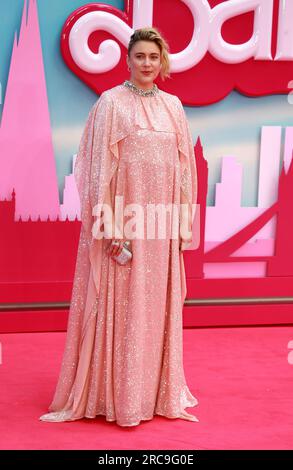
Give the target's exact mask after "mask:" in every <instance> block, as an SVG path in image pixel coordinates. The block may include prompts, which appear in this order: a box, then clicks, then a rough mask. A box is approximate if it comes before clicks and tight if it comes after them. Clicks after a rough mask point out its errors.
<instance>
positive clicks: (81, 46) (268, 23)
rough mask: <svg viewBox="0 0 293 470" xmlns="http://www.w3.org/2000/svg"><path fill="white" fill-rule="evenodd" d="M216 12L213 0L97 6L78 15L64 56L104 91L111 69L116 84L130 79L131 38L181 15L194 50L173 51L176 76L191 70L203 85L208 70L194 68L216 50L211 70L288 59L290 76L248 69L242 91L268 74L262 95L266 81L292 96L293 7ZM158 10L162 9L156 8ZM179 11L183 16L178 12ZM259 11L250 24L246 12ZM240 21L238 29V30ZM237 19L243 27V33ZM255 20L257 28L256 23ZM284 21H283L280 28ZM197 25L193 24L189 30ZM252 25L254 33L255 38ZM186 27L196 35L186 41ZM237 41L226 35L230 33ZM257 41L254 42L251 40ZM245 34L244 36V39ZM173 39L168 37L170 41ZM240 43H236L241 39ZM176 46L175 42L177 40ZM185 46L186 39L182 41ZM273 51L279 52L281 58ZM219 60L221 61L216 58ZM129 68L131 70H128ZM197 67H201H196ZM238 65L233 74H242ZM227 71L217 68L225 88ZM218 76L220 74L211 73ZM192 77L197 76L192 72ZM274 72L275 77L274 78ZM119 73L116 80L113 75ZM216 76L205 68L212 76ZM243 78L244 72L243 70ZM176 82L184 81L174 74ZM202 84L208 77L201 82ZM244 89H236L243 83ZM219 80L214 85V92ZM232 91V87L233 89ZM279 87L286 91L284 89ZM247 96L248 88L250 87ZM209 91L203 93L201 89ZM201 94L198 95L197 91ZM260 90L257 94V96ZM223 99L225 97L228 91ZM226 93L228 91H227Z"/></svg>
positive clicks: (252, 0) (229, 5)
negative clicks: (127, 54)
mask: <svg viewBox="0 0 293 470" xmlns="http://www.w3.org/2000/svg"><path fill="white" fill-rule="evenodd" d="M218 1H219V3H218V4H217V5H215V6H214V7H211V6H210V2H209V1H208V0H181V1H180V2H177V3H176V4H174V5H173V3H172V7H171V6H170V7H169V8H168V3H167V2H165V1H164V2H163V1H162V2H155V0H148V1H145V2H141V1H140V0H129V1H128V2H125V3H126V4H127V5H126V10H125V12H122V11H121V10H118V9H116V8H114V7H113V6H110V5H109V6H108V5H104V4H99V3H95V4H92V5H86V6H84V7H82V8H80V9H78V10H76V11H75V12H74V13H72V15H71V16H70V17H69V18H68V19H67V21H66V23H65V25H64V28H63V31H62V41H61V49H62V54H63V57H64V59H65V61H66V63H67V64H68V66H69V67H70V68H71V69H72V70H73V71H74V73H76V74H77V75H79V76H80V78H81V79H82V80H84V81H86V82H87V83H88V84H89V85H90V86H91V87H92V88H94V89H95V91H97V92H100V91H101V89H102V88H103V83H105V77H104V78H103V81H101V82H100V83H99V75H100V74H104V73H106V72H111V71H113V70H114V69H115V68H116V70H115V74H113V73H112V74H109V77H110V75H112V77H110V81H111V79H112V80H114V79H115V81H113V84H117V79H118V80H119V78H120V77H119V72H120V75H121V79H122V78H125V71H126V61H123V60H121V58H122V59H123V54H124V53H125V50H124V51H123V54H122V51H121V49H122V47H121V45H122V46H124V47H125V48H126V47H127V44H128V42H129V38H130V36H131V34H132V33H133V31H134V30H135V29H138V28H140V27H143V26H146V25H147V26H152V25H154V26H157V25H161V24H162V27H164V23H165V22H166V24H168V18H169V21H170V22H171V18H172V17H174V15H176V18H177V17H178V24H179V25H180V24H182V25H183V24H184V25H185V27H184V28H178V30H177V31H176V37H177V38H180V39H181V43H182V42H183V41H184V43H185V44H187V45H186V47H185V48H184V49H183V50H180V51H179V52H176V53H172V51H170V54H169V56H170V64H171V69H170V70H171V73H174V74H176V73H179V72H185V74H186V76H185V79H186V80H187V82H188V80H189V79H190V80H191V78H192V79H193V80H192V84H193V87H192V88H197V87H196V84H195V83H194V79H197V77H196V76H197V75H198V74H200V71H201V68H199V69H197V71H196V74H195V73H194V66H199V65H201V64H200V63H201V62H202V61H203V59H204V58H206V56H207V53H209V55H210V57H209V60H205V61H204V66H205V67H206V66H209V65H210V64H213V61H217V62H218V63H221V64H226V66H227V65H231V64H234V65H236V64H243V63H244V62H248V61H250V62H252V63H255V61H264V64H263V65H264V66H265V65H267V64H269V63H276V62H280V61H287V62H288V64H286V65H285V67H283V68H282V73H278V72H279V71H278V67H277V70H275V69H276V67H275V66H274V69H273V72H272V69H270V70H269V71H268V74H270V77H264V75H265V74H264V73H263V72H264V71H263V70H260V69H259V68H258V71H257V74H255V70H254V72H253V74H252V72H251V71H249V70H247V75H246V73H245V72H246V70H244V69H243V67H242V68H241V80H242V81H241V88H242V90H243V88H244V86H243V83H245V77H246V76H247V83H248V84H249V86H250V87H252V86H253V84H252V83H251V79H250V78H251V76H252V75H253V76H255V81H257V79H258V75H259V76H261V82H260V83H261V84H262V87H263V88H262V90H263V91H266V92H267V89H266V87H265V82H266V80H268V81H269V80H271V81H269V83H271V85H272V87H276V92H278V93H280V81H281V82H282V87H281V88H282V89H283V92H284V93H285V92H286V90H285V89H284V88H285V87H286V84H287V83H288V80H289V77H286V78H287V81H286V82H284V78H285V72H286V71H287V68H288V70H291V73H292V66H293V64H292V62H293V25H292V21H291V20H292V18H293V2H292V1H290V2H289V1H287V0H279V8H277V7H278V4H277V3H278V2H276V1H275V0H228V1H221V2H220V0H218ZM154 7H156V8H154ZM177 9H178V14H177ZM247 13H248V14H249V13H251V14H252V17H251V21H246V20H245V19H243V15H245V14H247ZM231 20H232V23H233V22H234V28H233V27H232V26H231ZM235 22H237V26H239V27H237V28H235V24H236V23H235ZM251 23H252V24H251ZM275 23H276V24H275ZM188 26H189V27H188ZM251 26H252V33H251ZM237 29H238V32H239V31H241V34H242V33H243V35H245V41H244V40H243V41H242V42H240V43H236V42H237V40H238V41H239V36H237V33H236V30H237ZM274 29H276V30H277V34H276V37H275V36H274V37H273V30H274ZM186 30H187V31H188V37H186ZM223 30H224V33H225V37H226V38H227V34H228V37H229V41H228V40H227V39H225V37H223V34H222V32H223ZM105 34H106V36H109V35H110V36H111V37H112V38H111V39H104V38H103V35H104V37H105ZM248 35H249V36H250V37H249V39H248V40H247V36H248ZM243 37H244V36H243ZM167 39H168V36H167ZM234 39H235V40H234ZM173 41H175V40H174V39H173ZM176 41H178V39H177V40H176ZM272 49H273V50H275V52H274V57H273V55H272ZM211 57H212V58H213V60H211ZM248 66H250V67H251V66H252V64H251V63H246V64H245V68H246V67H248ZM122 67H124V69H123V70H122ZM192 69H193V70H192ZM235 70H237V69H235V68H233V74H234V72H235ZM219 71H221V68H220V69H219V64H218V66H217V77H218V80H217V86H218V87H220V86H221V80H220V79H219V78H220V75H221V74H219ZM211 72H213V70H211ZM188 73H190V74H191V75H192V77H191V76H190V77H189V75H188ZM272 73H273V74H274V75H275V76H274V77H272V76H271V75H272ZM224 74H225V75H227V70H226V69H225V70H223V76H224ZM231 74H232V69H231V68H230V69H229V75H230V77H231V82H233V76H231ZM113 75H114V77H113ZM207 75H208V74H207V73H206V70H205V77H206V76H207ZM279 75H282V77H280V78H279V83H277V84H276V77H278V76H279ZM239 76H240V73H239ZM173 78H176V76H174V77H173ZM198 79H199V80H200V75H199V77H198ZM235 85H236V84H235ZM214 86H215V83H214V82H213V87H214ZM226 86H227V85H226ZM256 89H257V93H255V92H254V93H253V94H260V92H259V86H258V87H256ZM277 90H278V91H277ZM243 91H244V90H243ZM199 92H200V93H202V89H201V90H200V91H199ZM190 93H194V94H195V93H196V91H193V92H190ZM251 93H252V92H251V91H250V94H251ZM221 94H222V92H221ZM222 96H223V94H222Z"/></svg>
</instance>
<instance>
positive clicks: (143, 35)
mask: <svg viewBox="0 0 293 470" xmlns="http://www.w3.org/2000/svg"><path fill="white" fill-rule="evenodd" d="M137 41H153V42H155V43H156V44H157V46H158V47H159V49H160V53H161V64H162V67H161V70H160V77H161V79H162V80H163V81H164V80H165V79H166V78H170V60H169V44H168V43H167V42H166V41H165V39H164V38H163V37H162V35H161V33H160V31H159V30H158V29H157V28H153V27H152V28H150V27H146V28H140V29H136V30H135V31H134V33H133V34H132V35H131V36H130V41H129V44H128V51H127V54H128V57H130V51H131V49H132V47H133V46H134V44H135V43H136V42H137Z"/></svg>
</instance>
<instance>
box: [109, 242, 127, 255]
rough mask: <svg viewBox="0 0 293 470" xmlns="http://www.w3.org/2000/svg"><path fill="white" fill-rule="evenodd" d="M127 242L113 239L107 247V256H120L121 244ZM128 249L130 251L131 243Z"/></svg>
mask: <svg viewBox="0 0 293 470" xmlns="http://www.w3.org/2000/svg"><path fill="white" fill-rule="evenodd" d="M126 241H128V240H127V239H126V238H123V239H122V238H118V239H113V240H111V242H110V245H109V248H108V251H109V255H110V256H112V257H114V256H116V255H120V253H121V251H122V249H123V243H124V242H126ZM129 249H130V250H131V242H130V246H129Z"/></svg>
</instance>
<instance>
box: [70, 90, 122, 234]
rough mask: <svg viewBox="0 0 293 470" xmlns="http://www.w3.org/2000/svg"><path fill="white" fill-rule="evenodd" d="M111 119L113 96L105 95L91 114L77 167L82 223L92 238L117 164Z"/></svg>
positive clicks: (75, 170) (75, 167)
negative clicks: (94, 226)
mask: <svg viewBox="0 0 293 470" xmlns="http://www.w3.org/2000/svg"><path fill="white" fill-rule="evenodd" d="M112 117H113V102H112V97H111V96H110V95H109V94H107V93H106V92H104V93H102V94H101V96H100V97H99V99H98V100H97V102H96V103H95V104H94V106H93V107H92V109H91V111H90V113H89V116H88V119H87V122H86V125H85V128H84V131H83V135H82V138H81V141H80V145H79V151H78V155H77V158H76V162H75V166H74V177H75V181H76V185H77V189H78V193H79V198H80V207H81V222H82V226H83V228H84V230H85V231H86V233H87V235H88V237H89V239H90V238H91V237H92V236H93V235H94V234H93V233H92V229H93V222H94V216H95V214H96V208H97V206H98V205H100V207H101V206H102V204H103V202H104V200H105V196H106V192H107V190H108V186H109V184H110V182H111V179H112V176H113V174H114V172H115V170H116V168H117V165H118V158H117V156H118V155H117V152H116V151H114V149H113V146H112V144H111V136H112V127H113V126H112Z"/></svg>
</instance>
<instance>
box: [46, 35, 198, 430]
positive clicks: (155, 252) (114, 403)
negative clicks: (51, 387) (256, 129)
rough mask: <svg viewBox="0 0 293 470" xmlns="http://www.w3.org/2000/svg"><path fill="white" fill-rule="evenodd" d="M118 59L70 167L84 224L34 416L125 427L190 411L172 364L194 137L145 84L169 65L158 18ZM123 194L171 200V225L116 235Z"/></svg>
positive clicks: (176, 109) (192, 188) (170, 104)
mask: <svg viewBox="0 0 293 470" xmlns="http://www.w3.org/2000/svg"><path fill="white" fill-rule="evenodd" d="M127 64H128V67H129V71H130V72H131V74H130V79H129V80H126V81H125V82H124V83H123V84H120V85H117V86H115V87H113V88H111V89H109V90H106V91H104V92H103V93H102V94H101V96H100V98H99V99H98V100H97V102H96V103H95V104H94V106H93V108H92V110H91V112H90V114H89V117H88V120H87V123H86V126H85V130H84V133H83V136H82V139H81V143H80V148H79V152H78V157H77V160H76V164H75V168H74V175H75V178H76V183H77V187H78V191H79V195H80V202H81V219H82V227H81V233H80V241H79V247H78V255H77V261H76V271H75V278H74V285H73V292H72V299H71V306H70V312H69V320H68V331H67V337H66V346H65V351H64V356H63V361H62V367H61V372H60V376H59V381H58V384H57V388H56V391H55V395H54V399H53V402H52V403H51V405H50V407H49V411H50V413H47V414H45V415H43V416H41V417H40V419H41V420H43V421H72V420H76V419H80V418H83V417H87V418H95V417H96V416H97V415H104V416H105V418H106V420H107V421H116V422H117V424H118V425H120V426H135V425H138V424H139V423H140V422H141V421H143V420H150V419H152V418H153V417H154V415H155V414H157V415H162V416H165V417H167V418H182V419H186V420H190V421H198V420H197V418H196V417H195V416H194V415H192V414H189V413H187V412H186V411H185V408H186V407H191V406H195V405H197V399H196V398H195V397H194V396H193V395H192V394H191V392H190V391H189V389H188V386H187V384H186V380H185V376H184V370H183V363H182V357H183V355H182V307H183V303H184V299H185V296H186V278H185V271H184V263H183V253H182V252H183V250H184V249H185V248H186V247H187V246H188V245H189V244H190V242H191V241H192V238H191V224H192V221H193V219H194V208H195V203H196V198H197V179H196V167H195V160H194V151H193V143H192V138H191V133H190V129H189V125H188V122H187V119H186V116H185V113H184V109H183V107H182V104H181V101H180V100H179V99H178V98H177V97H176V96H175V95H172V94H169V93H166V92H164V91H163V90H160V89H158V87H157V86H156V84H154V80H155V79H156V77H157V76H158V74H159V73H160V74H161V77H162V79H163V80H164V79H165V77H166V76H169V75H168V70H169V59H168V45H167V44H166V42H165V40H164V39H163V38H162V36H161V35H160V33H159V31H158V30H157V29H155V28H142V29H139V30H136V31H135V32H134V34H132V36H131V39H130V42H129V46H128V55H127ZM118 197H120V199H121V200H122V206H121V205H120V209H119V210H118V209H117V198H118ZM133 204H134V205H135V206H138V207H139V208H140V209H141V208H142V209H143V210H145V209H146V208H147V205H149V204H155V205H157V204H163V205H168V204H172V205H173V206H172V207H173V209H174V207H175V208H177V209H178V208H179V217H177V218H176V216H175V215H174V214H175V211H174V212H172V214H173V215H174V217H173V216H172V220H173V224H174V225H172V227H173V229H174V227H175V232H172V233H171V232H170V230H171V229H170V225H169V226H167V229H166V230H167V233H166V235H165V237H162V238H159V237H149V238H148V237H147V236H146V235H145V233H143V235H142V234H141V231H140V232H139V233H137V232H136V237H131V230H128V233H127V236H126V235H125V232H124V226H123V225H121V223H120V224H119V222H117V214H119V215H120V216H121V213H123V214H125V209H127V208H131V207H133ZM183 206H185V208H187V210H185V211H183V210H182V207H183ZM101 207H103V218H101V212H99V208H101ZM106 207H107V209H108V208H110V211H108V210H106V209H105V208H106ZM107 214H108V215H107ZM109 214H110V215H109ZM177 214H178V212H177ZM120 219H121V218H120ZM114 220H115V221H114ZM141 220H143V223H142V224H140V225H141V226H143V229H145V228H146V226H147V223H146V220H145V219H142V218H141V219H140V222H141ZM101 221H102V222H103V223H102V224H101ZM169 221H170V219H169ZM174 221H175V222H174ZM176 221H177V225H176ZM178 221H179V223H178ZM126 225H127V224H125V226H126ZM167 225H168V224H167ZM183 226H185V227H186V226H187V228H188V230H181V228H182V227H183ZM176 227H177V232H176ZM102 228H103V231H102V230H101V229H102ZM128 228H129V227H128ZM140 229H141V227H140ZM179 230H180V234H179V236H177V237H175V236H172V234H174V233H175V234H178V231H179ZM101 233H102V236H101ZM182 233H183V235H182ZM126 240H127V241H129V242H130V243H131V252H132V259H131V260H130V261H129V262H128V263H126V264H124V265H121V264H119V263H118V262H117V260H116V258H115V256H116V255H119V254H120V253H121V250H122V248H123V242H125V241H126Z"/></svg>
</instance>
